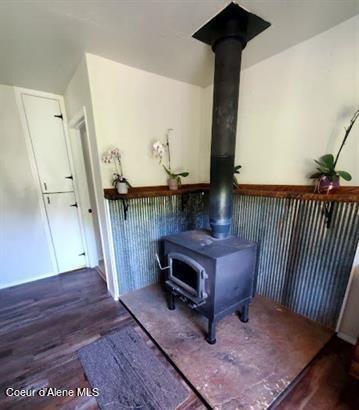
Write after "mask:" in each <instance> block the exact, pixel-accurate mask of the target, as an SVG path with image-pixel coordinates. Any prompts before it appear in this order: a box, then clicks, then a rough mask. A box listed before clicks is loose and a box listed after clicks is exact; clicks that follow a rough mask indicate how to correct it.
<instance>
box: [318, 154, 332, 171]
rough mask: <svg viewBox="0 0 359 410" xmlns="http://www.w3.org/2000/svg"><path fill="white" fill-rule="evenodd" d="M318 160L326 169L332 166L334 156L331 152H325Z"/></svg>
mask: <svg viewBox="0 0 359 410" xmlns="http://www.w3.org/2000/svg"><path fill="white" fill-rule="evenodd" d="M320 162H321V163H322V164H323V165H324V166H325V167H326V168H328V169H333V167H334V156H333V155H332V154H326V155H323V156H322V157H320Z"/></svg>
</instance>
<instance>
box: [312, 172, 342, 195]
mask: <svg viewBox="0 0 359 410" xmlns="http://www.w3.org/2000/svg"><path fill="white" fill-rule="evenodd" d="M339 187H340V179H339V178H337V179H335V180H332V179H331V178H329V177H327V176H325V175H323V176H322V177H320V178H319V179H318V181H317V183H316V185H315V192H318V193H320V194H329V193H330V192H333V191H335V190H336V189H338V188H339Z"/></svg>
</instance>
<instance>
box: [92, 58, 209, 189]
mask: <svg viewBox="0 0 359 410" xmlns="http://www.w3.org/2000/svg"><path fill="white" fill-rule="evenodd" d="M87 63H88V71H89V80H90V88H91V96H92V102H93V109H94V116H95V123H96V134H97V143H98V149H99V152H100V154H102V153H103V152H104V151H105V150H107V149H108V148H110V147H113V146H117V147H118V148H120V150H121V152H122V154H123V167H124V173H125V176H126V177H128V178H129V180H130V182H131V183H132V184H133V185H134V186H146V185H147V186H148V185H160V184H166V174H165V172H164V170H163V168H161V167H160V166H159V164H158V162H157V161H156V160H155V159H154V158H153V157H152V151H151V147H152V143H153V142H154V141H155V140H158V139H162V140H164V137H165V134H166V131H167V129H168V128H173V129H174V133H173V138H172V139H171V149H172V150H171V156H172V158H171V161H172V167H173V168H174V169H177V170H187V171H189V172H190V175H189V177H188V178H186V179H185V180H184V182H185V183H193V182H200V181H201V180H202V179H203V175H202V174H201V164H200V162H199V158H200V156H201V150H202V147H201V110H202V108H201V97H202V88H200V87H196V86H193V85H189V84H186V83H182V82H180V81H175V80H172V79H169V78H166V77H162V76H159V75H156V74H152V73H149V72H146V71H142V70H139V69H135V68H132V67H128V66H126V65H123V64H120V63H116V62H113V61H111V60H107V59H105V58H101V57H98V56H95V55H91V54H88V55H87ZM205 155H208V152H206V153H205ZM101 170H102V182H103V186H104V187H111V181H112V173H113V172H114V169H113V168H112V167H111V166H110V165H106V164H103V163H102V164H101Z"/></svg>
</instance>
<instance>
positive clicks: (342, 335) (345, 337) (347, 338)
mask: <svg viewBox="0 0 359 410" xmlns="http://www.w3.org/2000/svg"><path fill="white" fill-rule="evenodd" d="M337 336H338V337H339V339H342V340H344V341H345V342H348V343H350V344H351V345H355V344H356V342H357V341H356V339H355V338H354V337H352V336H349V335H346V334H345V333H342V332H338V333H337Z"/></svg>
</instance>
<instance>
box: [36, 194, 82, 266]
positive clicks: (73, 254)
mask: <svg viewBox="0 0 359 410" xmlns="http://www.w3.org/2000/svg"><path fill="white" fill-rule="evenodd" d="M43 197H44V202H45V207H46V213H47V217H48V220H49V226H50V231H51V236H52V241H53V244H54V248H55V253H56V259H57V264H58V267H59V271H60V272H67V271H70V270H74V269H78V268H82V267H84V266H86V258H85V253H84V246H83V243H82V238H81V231H80V225H79V220H78V213H77V206H76V205H77V204H76V198H75V194H74V193H73V192H64V193H55V194H44V195H43Z"/></svg>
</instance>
